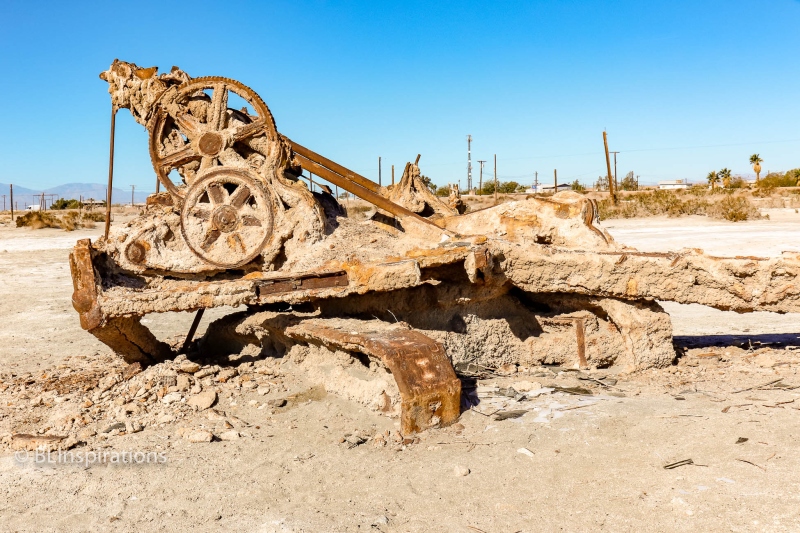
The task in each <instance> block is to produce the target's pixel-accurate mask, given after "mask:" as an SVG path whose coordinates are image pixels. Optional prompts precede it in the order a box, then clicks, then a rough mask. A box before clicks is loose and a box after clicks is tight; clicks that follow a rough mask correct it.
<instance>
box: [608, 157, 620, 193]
mask: <svg viewBox="0 0 800 533" xmlns="http://www.w3.org/2000/svg"><path fill="white" fill-rule="evenodd" d="M609 153H610V154H614V187H616V189H617V190H619V181H617V154H618V153H619V152H609Z"/></svg>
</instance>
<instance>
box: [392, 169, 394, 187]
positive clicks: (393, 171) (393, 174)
mask: <svg viewBox="0 0 800 533" xmlns="http://www.w3.org/2000/svg"><path fill="white" fill-rule="evenodd" d="M392 185H394V165H392Z"/></svg>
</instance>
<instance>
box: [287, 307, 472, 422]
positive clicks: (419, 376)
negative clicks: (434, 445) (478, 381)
mask: <svg viewBox="0 0 800 533" xmlns="http://www.w3.org/2000/svg"><path fill="white" fill-rule="evenodd" d="M354 322H356V321H353V320H347V321H341V320H337V319H331V320H325V319H312V320H306V321H304V322H301V323H300V324H298V325H295V326H291V327H289V328H287V329H286V335H287V336H289V337H291V338H294V339H299V340H303V341H308V342H316V343H320V344H323V345H325V346H326V347H328V348H334V349H342V350H348V351H355V352H360V353H363V354H366V355H368V356H370V357H375V358H377V359H380V360H381V361H382V362H383V364H385V365H386V367H387V368H388V369H389V370H390V371H391V372H392V375H393V376H394V378H395V381H396V382H397V386H398V388H399V389H400V397H401V399H402V405H401V407H402V412H401V429H402V432H403V433H404V434H411V433H417V432H419V431H423V430H425V429H429V428H432V427H444V426H448V425H450V424H452V423H453V422H455V421H456V420H458V417H459V414H460V406H461V381H459V379H458V377H456V373H455V371H454V370H453V366H452V365H451V364H450V360H449V359H448V358H447V355H446V354H445V351H444V348H443V347H442V345H441V344H439V343H438V342H436V341H434V340H433V339H431V338H430V337H427V336H426V335H423V334H422V333H420V332H419V331H415V330H412V329H408V327H406V326H404V325H401V324H387V323H385V322H378V321H370V322H363V323H361V324H360V325H358V326H354V325H353V324H354Z"/></svg>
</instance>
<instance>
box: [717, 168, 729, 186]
mask: <svg viewBox="0 0 800 533" xmlns="http://www.w3.org/2000/svg"><path fill="white" fill-rule="evenodd" d="M717 176H718V177H719V179H721V180H722V183H724V184H726V185H725V186H726V187H727V186H728V185H729V184H730V182H731V171H730V169H727V168H723V169H722V170H720V171H719V172H717Z"/></svg>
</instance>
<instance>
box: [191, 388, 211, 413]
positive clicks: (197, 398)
mask: <svg viewBox="0 0 800 533" xmlns="http://www.w3.org/2000/svg"><path fill="white" fill-rule="evenodd" d="M216 401H217V392H216V391H214V390H211V389H208V390H204V391H203V392H201V393H200V394H195V395H194V396H192V397H191V398H189V400H188V401H187V402H186V403H187V404H189V405H193V406H195V407H197V408H198V409H200V410H201V411H202V410H204V409H208V408H209V407H211V406H212V405H214V402H216Z"/></svg>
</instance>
